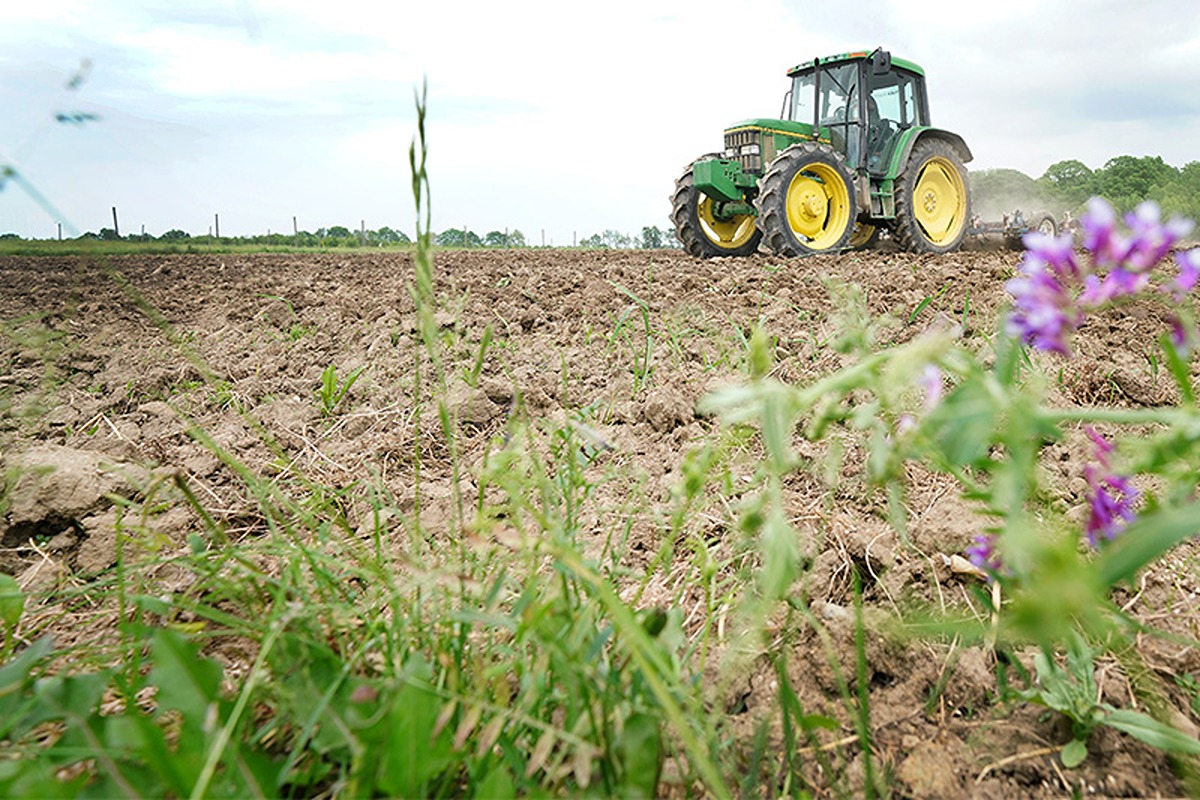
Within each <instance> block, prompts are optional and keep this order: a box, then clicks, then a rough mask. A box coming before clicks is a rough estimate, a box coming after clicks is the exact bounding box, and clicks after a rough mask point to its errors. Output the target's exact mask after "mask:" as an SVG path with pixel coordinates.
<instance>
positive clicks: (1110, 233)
mask: <svg viewBox="0 0 1200 800" xmlns="http://www.w3.org/2000/svg"><path fill="white" fill-rule="evenodd" d="M1079 227H1080V228H1082V229H1083V248H1084V249H1085V250H1087V251H1088V252H1090V253H1091V254H1092V256H1093V258H1095V260H1096V263H1097V264H1099V265H1101V266H1106V267H1111V266H1115V265H1117V264H1119V263H1121V262H1122V261H1124V260H1125V256H1127V255H1128V254H1129V241H1128V240H1127V239H1125V237H1123V236H1121V235H1120V234H1119V233H1117V212H1115V211H1113V207H1112V206H1111V205H1110V204H1109V202H1108V201H1107V200H1105V199H1103V198H1101V197H1093V198H1092V199H1091V200H1089V201H1088V210H1087V212H1086V213H1085V214H1084V215H1083V216H1082V217H1080V218H1079Z"/></svg>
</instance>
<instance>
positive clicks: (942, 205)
mask: <svg viewBox="0 0 1200 800" xmlns="http://www.w3.org/2000/svg"><path fill="white" fill-rule="evenodd" d="M900 180H901V187H900V191H898V192H897V193H896V221H895V223H893V228H894V231H895V234H896V238H897V239H898V240H899V242H900V246H901V247H902V248H903V249H905V250H908V251H910V252H913V253H949V252H952V251H954V250H957V249H958V247H959V245H960V244H962V240H963V235H964V234H966V232H967V220H968V219H970V216H971V198H970V193H969V191H968V190H967V170H966V167H964V166H963V162H962V158H961V157H960V156H959V155H958V151H957V150H955V149H954V148H953V147H952V146H950V145H949V144H947V143H946V142H943V141H941V140H938V139H924V140H922V141H919V142H917V144H916V146H915V147H913V150H912V155H911V156H910V157H909V159H908V166H907V167H906V168H905V170H904V174H903V175H902V176H901V178H900Z"/></svg>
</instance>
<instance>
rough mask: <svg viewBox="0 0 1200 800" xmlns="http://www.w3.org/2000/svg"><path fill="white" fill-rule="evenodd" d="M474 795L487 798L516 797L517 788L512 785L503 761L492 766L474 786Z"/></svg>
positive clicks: (505, 798) (506, 798)
mask: <svg viewBox="0 0 1200 800" xmlns="http://www.w3.org/2000/svg"><path fill="white" fill-rule="evenodd" d="M475 796H476V797H479V798H488V800H493V799H494V800H508V798H511V797H516V796H517V790H516V789H515V788H514V787H513V779H512V775H511V774H510V773H509V771H508V767H506V766H504V764H503V763H498V764H496V766H494V767H492V769H491V771H490V772H488V774H487V775H486V776H484V779H483V780H481V781H480V782H479V785H478V786H476V787H475Z"/></svg>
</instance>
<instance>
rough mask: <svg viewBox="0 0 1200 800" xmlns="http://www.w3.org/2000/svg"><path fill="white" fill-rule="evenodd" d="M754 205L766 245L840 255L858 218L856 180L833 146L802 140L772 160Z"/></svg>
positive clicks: (784, 252) (788, 251)
mask: <svg viewBox="0 0 1200 800" xmlns="http://www.w3.org/2000/svg"><path fill="white" fill-rule="evenodd" d="M758 186H759V192H758V197H757V198H756V199H755V201H754V204H755V206H756V207H757V209H758V227H759V228H761V229H762V231H763V235H764V236H765V237H766V240H767V246H768V247H770V248H771V249H772V250H773V251H774V252H775V253H777V254H779V255H781V256H807V255H812V254H814V253H836V252H839V251H840V250H843V249H845V248H846V247H848V246H849V242H850V235H851V233H852V232H853V231H854V218H855V216H857V212H856V210H855V202H854V188H853V179H852V178H851V177H850V171H849V170H848V169H846V162H845V160H844V159H843V158H842V156H841V155H840V154H839V153H838V152H837V151H836V150H834V149H833V148H831V147H828V146H826V145H823V144H818V143H816V142H800V143H799V144H794V145H792V146H791V147H789V148H788V149H786V150H784V151H783V152H782V153H780V154H779V156H778V157H777V158H776V159H775V160H774V161H772V162H771V166H770V167H769V168H768V169H767V172H766V174H765V175H763V177H762V179H761V180H760V181H759V183H758Z"/></svg>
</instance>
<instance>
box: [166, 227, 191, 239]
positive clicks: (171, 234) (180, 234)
mask: <svg viewBox="0 0 1200 800" xmlns="http://www.w3.org/2000/svg"><path fill="white" fill-rule="evenodd" d="M158 238H159V239H161V240H162V241H164V242H178V241H182V240H184V239H190V238H192V235H191V234H190V233H188V232H187V231H181V230H179V229H178V228H172V229H171V230H169V231H167V232H166V233H164V234H163V235H162V236H160V237H158Z"/></svg>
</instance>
